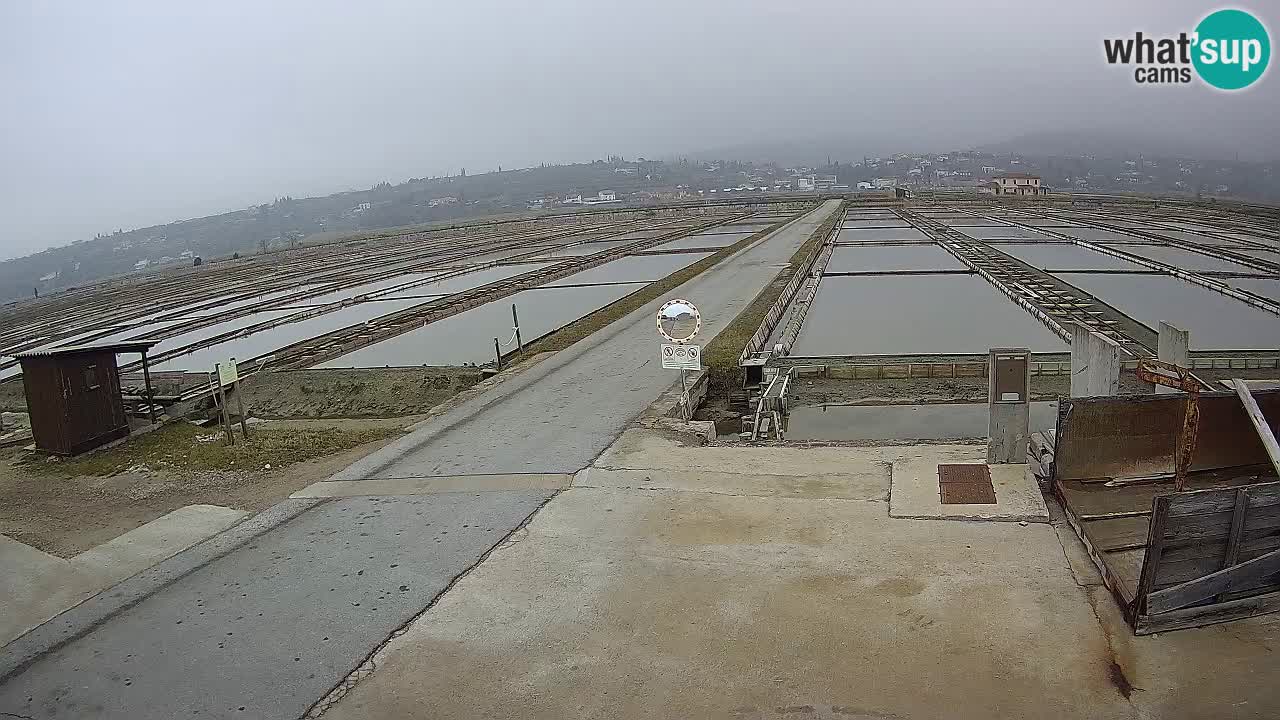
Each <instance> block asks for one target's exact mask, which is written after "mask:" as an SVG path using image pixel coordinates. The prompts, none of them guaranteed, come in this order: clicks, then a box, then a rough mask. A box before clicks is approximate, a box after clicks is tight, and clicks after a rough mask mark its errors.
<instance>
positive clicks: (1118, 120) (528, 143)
mask: <svg viewBox="0 0 1280 720" xmlns="http://www.w3.org/2000/svg"><path fill="white" fill-rule="evenodd" d="M1217 7H1218V6H1217V5H1216V4H1209V3H1195V2H1186V1H1178V2H1160V3H1157V2H1137V3H1127V4H1125V3H1108V4H1103V3H1101V2H1092V3H1084V4H1072V5H1070V6H1061V7H1059V6H1053V5H1035V6H1025V5H1019V6H1006V5H1005V4H1003V3H994V2H986V3H968V4H964V5H957V4H952V3H944V2H928V3H925V2H920V3H908V4H902V5H895V6H891V7H890V6H880V5H874V6H871V5H862V4H852V3H846V2H837V1H835V0H827V1H816V2H813V3H809V4H806V5H804V6H796V7H793V6H780V5H777V4H771V3H763V2H733V3H730V2H704V3H697V4H689V3H677V2H671V1H670V0H661V1H660V2H656V3H649V4H646V5H644V6H636V5H628V6H617V7H613V6H611V7H608V8H604V7H602V6H600V5H598V4H597V5H592V4H586V3H578V2H565V1H563V0H561V1H553V2H544V3H539V4H537V5H536V6H526V5H522V4H510V5H508V4H501V3H494V4H488V5H484V4H469V5H466V6H457V5H454V4H435V3H426V4H417V3H407V2H406V3H399V2H371V3H362V4H359V5H348V4H342V3H336V2H301V1H300V0H289V1H288V2H280V3H273V4H270V5H265V6H260V5H258V4H250V3H245V2H226V3H219V4H216V5H212V6H188V5H173V4H169V3H161V2H156V1H152V0H146V1H139V2H125V3H121V4H116V5H105V4H103V5H76V6H58V5H53V4H37V3H34V2H32V3H26V4H18V3H11V4H6V5H3V6H0V59H3V63H0V81H3V83H4V87H5V88H6V95H7V97H8V99H9V101H10V102H9V103H8V105H9V106H10V108H11V111H10V112H7V113H6V114H5V117H4V120H3V122H4V124H5V132H4V133H3V135H2V136H0V137H2V138H3V139H0V151H2V152H0V155H3V157H4V158H5V162H4V163H3V164H0V198H3V199H0V259H4V258H10V257H15V256H20V255H26V254H30V253H32V252H36V251H39V250H41V249H44V248H47V247H50V246H55V245H65V244H67V243H70V242H73V241H75V240H83V239H89V238H92V237H93V235H94V234H95V233H98V232H107V231H109V230H111V229H113V228H117V227H120V228H126V229H127V228H136V227H146V226H150V225H156V224H162V223H166V222H172V221H175V220H181V219H187V218H192V217H202V216H208V215H214V214H218V213H221V212H226V211H230V210H236V209H240V208H244V207H246V206H248V205H250V204H254V203H261V202H268V201H270V200H271V199H272V198H274V197H278V196H282V195H292V196H295V197H304V196H313V195H327V194H330V193H333V192H340V191H343V190H349V189H361V188H367V187H369V186H371V185H373V184H375V183H378V182H381V181H383V180H386V181H390V182H393V183H394V182H401V181H403V180H405V179H407V178H410V177H426V176H433V175H442V174H453V173H457V172H458V170H459V169H460V168H462V167H466V168H467V169H468V171H469V172H471V173H478V172H484V171H488V170H493V169H496V168H497V167H498V166H499V165H501V166H503V167H504V168H514V167H526V166H535V165H538V164H540V163H544V162H545V163H569V162H586V161H590V160H592V159H596V158H602V157H605V156H607V155H609V154H623V155H626V156H628V157H635V156H646V157H653V158H660V157H672V156H680V155H687V154H693V153H699V152H703V151H705V152H711V151H714V150H715V149H717V148H732V147H744V146H751V145H756V146H764V145H779V146H781V145H787V144H791V145H801V146H802V145H805V144H806V143H822V142H824V141H826V142H829V143H830V144H845V145H848V146H849V147H848V148H838V147H832V148H831V149H830V152H832V153H833V154H834V155H836V156H837V157H839V154H838V153H839V152H841V151H848V150H849V149H852V148H853V146H856V145H862V146H864V147H863V151H864V152H875V153H886V152H893V151H907V150H915V151H929V150H939V149H953V148H964V147H972V146H977V145H983V144H988V143H994V142H1001V141H1007V140H1010V139H1012V138H1014V137H1017V136H1020V135H1025V134H1028V133H1035V132H1043V131H1072V132H1074V131H1081V130H1088V131H1093V130H1100V131H1109V132H1118V133H1127V134H1133V135H1137V136H1145V135H1147V134H1151V135H1153V136H1155V137H1158V138H1159V139H1160V141H1161V142H1164V143H1187V144H1188V145H1191V144H1196V145H1199V146H1205V147H1212V148H1221V150H1222V151H1223V152H1228V151H1230V150H1232V149H1234V151H1236V152H1239V153H1240V154H1241V156H1242V157H1248V158H1249V159H1259V158H1263V159H1272V158H1274V157H1275V156H1276V152H1277V149H1276V148H1277V147H1278V146H1280V129H1277V124H1276V123H1275V122H1274V118H1275V117H1276V115H1277V110H1280V92H1276V90H1275V87H1274V85H1275V83H1276V82H1277V81H1276V79H1275V78H1272V77H1268V78H1264V79H1263V80H1262V82H1261V83H1260V85H1259V86H1257V87H1255V88H1253V89H1251V90H1248V91H1245V92H1241V93H1236V94H1228V93H1221V92H1216V91H1213V90H1210V89H1208V88H1205V87H1203V86H1200V85H1198V84H1192V85H1190V86H1177V87H1139V86H1137V85H1135V83H1134V82H1133V78H1132V76H1131V73H1129V72H1127V71H1126V70H1124V69H1123V68H1116V67H1110V66H1107V65H1106V63H1105V61H1104V60H1103V57H1102V39H1103V38H1104V37H1112V36H1124V35H1126V34H1132V33H1133V32H1134V31H1135V30H1143V31H1145V32H1148V33H1176V32H1178V31H1179V30H1188V29H1190V28H1191V27H1192V26H1193V25H1194V23H1195V22H1196V20H1198V19H1199V17H1201V16H1202V15H1204V14H1205V13H1206V12H1208V11H1210V10H1212V9H1215V8H1217ZM1249 9H1251V10H1253V11H1254V12H1255V13H1257V12H1258V10H1257V8H1249ZM1260 16H1261V17H1262V18H1263V20H1264V21H1269V20H1270V18H1268V17H1266V16H1265V15H1261V14H1260ZM1269 74H1272V75H1273V74H1274V72H1271V73H1269ZM1268 154H1269V157H1268ZM743 159H748V158H743ZM751 159H758V158H751ZM777 159H778V160H780V161H786V160H787V159H784V158H777ZM840 159H849V158H845V157H842V158H840Z"/></svg>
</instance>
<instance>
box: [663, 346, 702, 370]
mask: <svg viewBox="0 0 1280 720" xmlns="http://www.w3.org/2000/svg"><path fill="white" fill-rule="evenodd" d="M662 367H663V369H665V370H693V371H698V370H701V369H702V348H700V347H698V346H697V345H668V344H666V343H663V345H662Z"/></svg>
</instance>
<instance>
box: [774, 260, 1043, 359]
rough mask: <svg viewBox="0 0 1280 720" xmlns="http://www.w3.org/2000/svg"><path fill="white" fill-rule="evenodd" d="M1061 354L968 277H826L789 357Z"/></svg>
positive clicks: (1037, 327)
mask: <svg viewBox="0 0 1280 720" xmlns="http://www.w3.org/2000/svg"><path fill="white" fill-rule="evenodd" d="M993 347H1028V348H1030V349H1031V350H1033V351H1062V350H1064V349H1065V348H1066V343H1065V342H1063V340H1062V339H1061V338H1059V337H1058V336H1057V335H1055V334H1053V333H1052V332H1050V331H1049V329H1048V328H1046V327H1045V326H1043V325H1041V324H1040V323H1039V321H1037V320H1036V319H1035V318H1033V317H1032V316H1031V315H1030V314H1029V313H1027V312H1026V311H1025V310H1023V309H1022V308H1020V307H1018V306H1017V305H1015V304H1014V303H1013V302H1011V301H1009V300H1008V299H1006V298H1005V297H1004V296H1003V295H1001V294H1000V293H999V292H998V291H997V290H996V289H995V288H993V287H991V285H989V284H987V282H986V281H985V280H982V279H981V278H978V277H975V276H972V275H897V276H894V275H871V276H866V277H827V278H823V280H822V283H821V284H820V285H819V286H818V294H817V297H816V298H814V301H813V304H812V305H811V306H810V308H809V315H808V317H807V318H806V320H805V323H804V327H803V328H802V329H801V331H800V336H799V338H797V340H796V345H795V348H794V349H793V350H792V354H793V355H809V356H811V355H893V354H913V353H985V352H987V350H989V349H991V348H993Z"/></svg>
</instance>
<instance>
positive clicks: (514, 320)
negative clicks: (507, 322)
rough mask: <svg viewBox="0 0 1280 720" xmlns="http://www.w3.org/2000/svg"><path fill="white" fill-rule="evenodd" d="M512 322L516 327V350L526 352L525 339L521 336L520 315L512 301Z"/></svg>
mask: <svg viewBox="0 0 1280 720" xmlns="http://www.w3.org/2000/svg"><path fill="white" fill-rule="evenodd" d="M511 324H512V325H514V326H515V329H516V350H518V351H520V352H524V340H522V339H521V338H520V317H519V316H518V315H516V304H515V303H511Z"/></svg>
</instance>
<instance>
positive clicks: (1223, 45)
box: [1102, 10, 1271, 90]
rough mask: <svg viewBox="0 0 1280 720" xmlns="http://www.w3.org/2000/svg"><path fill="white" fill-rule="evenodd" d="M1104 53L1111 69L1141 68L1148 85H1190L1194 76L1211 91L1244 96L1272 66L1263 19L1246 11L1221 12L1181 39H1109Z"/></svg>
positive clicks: (1139, 77) (1137, 77) (1137, 73)
mask: <svg viewBox="0 0 1280 720" xmlns="http://www.w3.org/2000/svg"><path fill="white" fill-rule="evenodd" d="M1102 49H1103V51H1104V53H1105V55H1106V58H1107V62H1108V63H1109V64H1111V65H1136V66H1137V67H1135V68H1134V71H1133V79H1134V81H1135V82H1137V83H1139V84H1143V85H1160V84H1187V83H1190V82H1191V78H1192V71H1193V70H1194V71H1195V75H1198V76H1199V77H1200V79H1201V80H1202V81H1204V82H1205V83H1206V84H1208V85H1209V86H1210V87H1215V88H1217V89H1219V90H1243V89H1244V88H1247V87H1249V86H1250V85H1253V84H1254V83H1256V82H1257V81H1258V80H1259V79H1261V78H1262V75H1263V73H1265V72H1266V71H1267V63H1268V61H1270V60H1271V38H1270V36H1269V35H1267V28H1266V26H1264V25H1263V24H1262V21H1260V20H1258V18H1256V17H1254V16H1253V15H1250V14H1249V13H1247V12H1245V11H1243V10H1218V11H1216V12H1213V13H1210V14H1209V15H1207V16H1205V18H1204V19H1203V20H1201V21H1200V24H1199V25H1196V29H1195V31H1194V32H1191V33H1185V32H1183V33H1178V35H1177V37H1150V36H1147V35H1144V34H1143V33H1141V32H1138V33H1135V34H1134V36H1133V37H1131V38H1119V39H1107V40H1103V41H1102Z"/></svg>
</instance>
